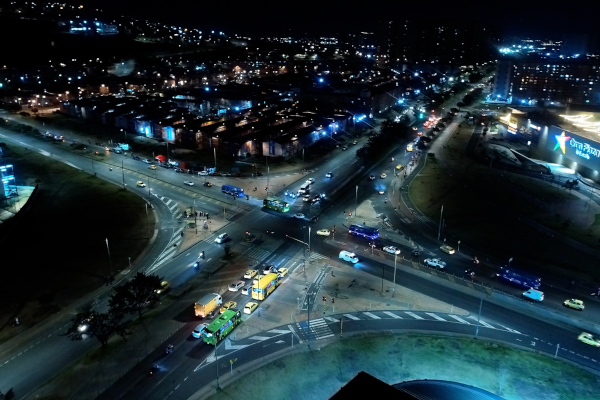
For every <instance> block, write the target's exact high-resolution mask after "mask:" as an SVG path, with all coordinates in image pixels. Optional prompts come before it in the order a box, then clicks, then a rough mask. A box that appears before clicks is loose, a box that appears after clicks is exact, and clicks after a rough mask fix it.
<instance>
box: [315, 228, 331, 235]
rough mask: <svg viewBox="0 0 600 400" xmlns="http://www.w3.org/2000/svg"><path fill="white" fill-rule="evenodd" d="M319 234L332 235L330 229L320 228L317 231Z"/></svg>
mask: <svg viewBox="0 0 600 400" xmlns="http://www.w3.org/2000/svg"><path fill="white" fill-rule="evenodd" d="M317 235H319V236H329V235H331V231H330V230H329V229H319V230H318V231H317Z"/></svg>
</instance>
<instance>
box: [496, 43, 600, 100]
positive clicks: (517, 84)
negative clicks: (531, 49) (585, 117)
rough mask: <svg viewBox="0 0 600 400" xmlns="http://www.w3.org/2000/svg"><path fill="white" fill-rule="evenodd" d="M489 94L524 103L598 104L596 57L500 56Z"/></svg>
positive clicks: (598, 65) (599, 88) (599, 78)
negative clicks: (492, 86)
mask: <svg viewBox="0 0 600 400" xmlns="http://www.w3.org/2000/svg"><path fill="white" fill-rule="evenodd" d="M490 98H491V99H498V100H506V99H508V100H509V101H510V102H512V103H513V104H526V105H538V104H544V105H558V106H560V105H563V106H564V105H568V104H573V105H599V104H600V61H599V60H598V59H596V58H594V57H578V58H561V57H552V58H548V57H541V56H537V55H534V56H517V57H513V56H506V57H503V58H501V59H500V60H499V61H498V70H497V74H496V78H495V82H494V88H493V91H492V94H491V96H490Z"/></svg>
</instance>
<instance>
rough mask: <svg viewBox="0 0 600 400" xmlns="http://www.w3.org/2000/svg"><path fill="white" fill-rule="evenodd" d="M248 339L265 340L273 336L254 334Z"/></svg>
mask: <svg viewBox="0 0 600 400" xmlns="http://www.w3.org/2000/svg"><path fill="white" fill-rule="evenodd" d="M248 339H251V340H260V341H263V340H267V339H271V337H270V336H252V337H249V338H248Z"/></svg>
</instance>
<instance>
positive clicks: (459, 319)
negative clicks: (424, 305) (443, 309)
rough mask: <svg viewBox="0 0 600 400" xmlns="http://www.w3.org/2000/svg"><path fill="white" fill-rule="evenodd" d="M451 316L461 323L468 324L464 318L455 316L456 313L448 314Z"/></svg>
mask: <svg viewBox="0 0 600 400" xmlns="http://www.w3.org/2000/svg"><path fill="white" fill-rule="evenodd" d="M450 317H451V318H454V319H455V320H457V321H458V322H460V323H461V324H469V321H465V320H464V319H462V318H461V317H459V316H457V315H452V314H450Z"/></svg>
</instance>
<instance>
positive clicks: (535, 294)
mask: <svg viewBox="0 0 600 400" xmlns="http://www.w3.org/2000/svg"><path fill="white" fill-rule="evenodd" d="M523 297H525V298H526V299H531V300H534V301H542V300H544V292H540V291H539V290H535V289H533V288H531V289H529V290H528V291H526V292H525V293H523Z"/></svg>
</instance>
